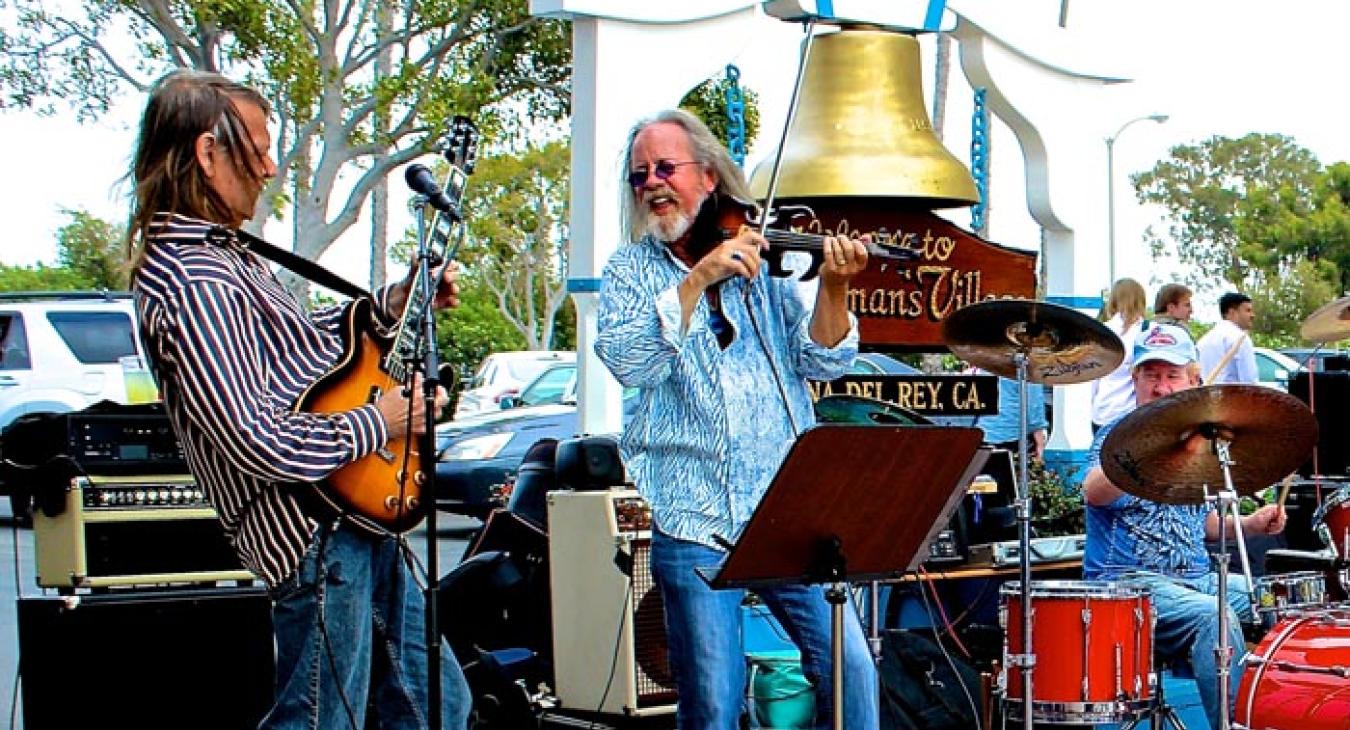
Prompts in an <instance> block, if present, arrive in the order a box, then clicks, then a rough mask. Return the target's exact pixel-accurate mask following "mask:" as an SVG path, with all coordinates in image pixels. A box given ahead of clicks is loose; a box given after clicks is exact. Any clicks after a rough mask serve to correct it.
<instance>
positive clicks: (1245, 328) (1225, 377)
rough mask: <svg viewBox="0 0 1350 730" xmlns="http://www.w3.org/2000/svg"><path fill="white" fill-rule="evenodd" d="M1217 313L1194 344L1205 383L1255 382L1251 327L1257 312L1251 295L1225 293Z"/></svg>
mask: <svg viewBox="0 0 1350 730" xmlns="http://www.w3.org/2000/svg"><path fill="white" fill-rule="evenodd" d="M1219 316H1220V317H1222V319H1221V320H1219V323H1218V324H1216V325H1214V329H1212V330H1210V331H1209V332H1206V333H1205V336H1204V337H1201V338H1200V342H1198V343H1197V345H1196V346H1197V347H1198V348H1199V350H1200V372H1201V374H1202V375H1203V376H1204V377H1205V383H1206V384H1207V385H1211V384H1216V383H1255V382H1256V381H1257V379H1258V378H1257V372H1256V352H1255V350H1254V348H1253V346H1252V338H1251V329H1252V320H1254V319H1256V313H1255V312H1254V311H1253V310H1252V298H1251V297H1249V296H1247V295H1246V294H1239V293H1238V292H1228V293H1227V294H1224V295H1223V296H1222V297H1219ZM1230 352H1233V354H1232V355H1229V353H1230ZM1216 369H1217V370H1218V372H1215V370H1216Z"/></svg>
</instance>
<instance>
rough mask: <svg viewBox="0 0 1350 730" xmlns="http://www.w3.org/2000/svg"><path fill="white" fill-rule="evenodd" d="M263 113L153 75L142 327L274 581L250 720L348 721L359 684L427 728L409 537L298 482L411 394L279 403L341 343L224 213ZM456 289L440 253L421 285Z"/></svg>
mask: <svg viewBox="0 0 1350 730" xmlns="http://www.w3.org/2000/svg"><path fill="white" fill-rule="evenodd" d="M268 115H269V108H268V104H267V102H266V100H265V99H264V98H263V97H262V96H261V95H260V94H258V92H256V91H254V90H253V89H250V88H248V87H246V86H243V85H240V84H237V83H235V82H233V81H231V80H229V79H227V78H225V77H223V76H220V75H217V74H209V73H200V72H194V71H178V72H175V73H172V74H170V75H168V76H166V77H165V78H163V79H161V80H160V81H159V82H158V83H157V84H156V85H155V87H154V88H153V89H152V91H151V93H150V99H149V102H148V103H147V104H146V107H145V112H144V115H143V116H142V119H141V129H140V135H139V139H138V141H137V147H136V151H135V155H134V158H133V162H132V168H131V172H130V174H129V178H130V180H131V182H132V184H133V185H134V189H135V196H134V201H133V210H132V213H131V223H130V226H129V227H128V228H129V232H128V246H129V258H130V260H131V262H132V268H133V273H132V288H133V291H134V292H135V297H136V307H137V311H138V315H139V319H140V324H141V332H142V335H143V336H144V337H145V340H146V349H147V351H148V352H149V354H150V360H151V363H152V366H153V369H154V373H155V375H156V378H157V379H158V381H159V385H160V391H161V392H162V393H163V396H164V403H165V406H166V408H167V411H168V415H169V418H170V420H171V421H172V423H173V426H174V430H175V431H176V432H177V435H178V438H179V441H180V442H181V443H182V447H183V453H184V455H185V456H186V458H187V462H188V467H189V468H190V469H191V471H192V474H193V476H194V477H195V478H196V480H197V483H198V485H199V486H200V487H201V488H202V489H203V491H204V492H205V493H206V496H207V498H208V499H209V500H210V501H211V504H212V505H213V506H214V507H215V509H216V512H217V514H218V515H219V517H220V521H221V524H222V525H223V526H224V528H225V535H226V537H227V538H228V539H229V541H230V544H231V545H233V546H234V548H235V551H236V552H237V553H238V555H239V557H240V559H241V560H242V561H243V563H244V565H245V566H247V567H248V568H249V569H250V570H252V571H253V572H254V573H256V574H257V575H258V577H259V578H261V579H262V580H263V581H264V582H265V583H266V584H267V586H268V589H269V592H270V594H271V597H272V600H273V613H272V616H273V631H274V633H275V636H276V666H277V673H276V682H277V685H276V696H275V704H274V705H273V707H272V709H271V710H270V711H269V712H268V714H267V716H266V718H264V720H263V722H262V725H261V727H263V728H325V729H335V728H360V727H362V726H363V725H364V722H365V718H366V716H367V703H368V701H369V703H370V705H371V707H372V708H373V712H374V713H375V714H376V715H377V716H378V718H379V723H380V727H382V728H400V729H407V730H412V729H414V728H418V729H421V728H426V727H427V719H426V718H427V709H428V708H427V691H426V690H427V686H426V679H427V671H426V661H425V658H426V652H427V648H426V641H425V629H424V626H425V624H424V622H423V611H424V609H423V598H422V594H421V592H420V590H419V588H418V583H417V581H416V580H415V579H414V576H413V575H412V573H411V571H410V570H409V567H408V562H409V559H410V557H411V556H410V555H408V554H407V545H406V542H405V541H403V540H402V539H401V538H399V537H398V536H396V535H388V534H374V533H372V532H367V531H365V529H364V528H359V527H356V526H354V524H352V523H351V522H350V521H349V520H348V519H347V518H346V516H344V515H340V514H334V513H331V512H326V511H324V510H323V509H321V508H320V507H319V501H318V500H314V499H307V497H309V496H310V495H311V490H313V489H316V488H318V487H317V484H318V483H319V482H321V481H322V480H323V479H324V478H325V477H327V476H328V475H330V474H332V473H333V472H334V471H336V470H338V469H340V468H342V467H343V466H345V465H347V464H349V463H351V462H353V461H355V460H356V459H358V458H361V457H363V456H365V455H367V454H370V453H373V452H375V451H377V450H379V449H381V448H383V447H384V445H385V443H386V442H388V441H389V440H390V439H393V438H396V437H401V436H404V435H415V434H417V433H420V432H423V431H425V422H426V419H425V405H424V402H423V400H422V399H421V398H420V397H419V398H414V399H412V400H411V401H410V400H408V399H407V398H406V397H404V395H403V393H402V392H401V391H400V390H399V389H392V390H391V391H389V392H386V393H384V394H382V395H381V396H380V397H379V398H378V399H377V400H376V401H375V402H373V403H370V404H368V405H364V406H361V407H359V408H355V409H352V410H349V411H342V412H337V413H325V414H316V413H305V412H299V411H296V410H295V409H294V405H295V403H296V401H297V399H298V398H299V396H300V395H301V393H302V392H303V391H304V389H305V388H306V387H308V386H309V385H310V384H311V383H312V382H314V381H315V380H316V379H317V378H318V377H320V376H322V375H324V374H325V373H327V372H328V371H330V370H331V369H332V368H333V367H334V366H335V365H336V363H337V362H338V361H339V358H341V357H342V356H343V354H344V343H343V342H342V339H341V333H340V330H339V325H340V324H341V322H342V317H341V315H342V311H341V309H340V308H338V307H333V308H328V309H322V310H318V311H316V312H313V313H306V312H305V311H304V309H303V308H302V307H301V305H300V303H299V302H297V301H296V300H295V299H294V298H293V297H292V296H291V295H290V294H289V293H288V292H287V291H286V289H284V288H283V287H282V286H281V284H280V282H278V281H277V279H276V277H275V276H274V275H273V273H272V270H271V268H270V267H268V266H267V265H266V264H265V263H264V262H263V261H261V260H260V259H259V258H258V257H257V256H256V255H255V254H253V253H252V252H251V251H249V249H248V245H247V239H245V238H242V237H241V235H240V233H239V227H240V226H241V225H242V224H243V223H244V222H245V221H247V220H249V219H250V218H252V217H253V214H254V207H255V205H256V203H257V200H258V196H259V194H260V193H261V191H262V189H263V187H264V186H265V185H266V183H267V181H268V180H269V179H271V178H273V177H274V176H275V175H276V174H277V168H276V164H275V163H274V162H273V161H272V157H271V154H270V152H269V151H268V150H269V147H270V146H271V136H270V134H269V132H268V126H267V120H268ZM408 287H409V282H408V281H407V280H405V281H403V282H400V283H399V284H395V285H393V286H390V287H387V288H385V289H383V290H381V291H380V292H379V293H377V295H376V300H377V302H376V305H377V307H378V309H379V310H381V311H382V312H384V313H385V314H386V315H388V316H397V314H398V313H399V312H401V311H402V309H403V305H404V303H405V302H406V301H407V293H408ZM457 294H458V290H457V285H456V283H455V273H454V272H453V271H451V272H450V273H448V274H447V275H446V278H445V279H444V280H443V281H441V282H439V287H438V290H437V296H436V300H437V302H436V303H437V304H438V305H439V306H453V305H454V304H456V303H457ZM414 392H415V390H414ZM444 402H445V395H444V393H441V394H439V397H438V399H437V407H440V406H443V405H444ZM206 628H207V630H210V627H206ZM441 656H442V662H443V666H444V673H443V689H442V696H443V698H444V701H443V704H442V708H443V709H442V715H443V717H444V718H445V723H444V725H443V726H444V727H446V728H456V729H457V730H458V729H459V728H463V727H465V725H466V722H467V714H468V711H469V706H470V698H469V697H468V689H467V685H466V684H465V682H464V676H463V673H462V672H461V671H460V668H459V666H458V664H456V663H455V659H454V656H453V655H452V654H451V653H450V652H448V651H445V650H444V647H443V646H442V651H441ZM204 681H205V680H204Z"/></svg>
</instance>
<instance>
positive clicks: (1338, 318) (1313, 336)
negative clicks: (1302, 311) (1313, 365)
mask: <svg viewBox="0 0 1350 730" xmlns="http://www.w3.org/2000/svg"><path fill="white" fill-rule="evenodd" d="M1298 333H1299V335H1301V336H1302V337H1303V339H1305V340H1308V341H1309V342H1335V341H1337V340H1344V339H1346V338H1347V337H1350V297H1341V298H1340V299H1337V300H1336V301H1334V302H1332V303H1331V304H1327V305H1325V306H1323V307H1322V308H1321V309H1318V310H1317V311H1316V312H1313V313H1312V314H1310V315H1308V318H1307V319H1305V320H1303V326H1302V327H1299V328H1298Z"/></svg>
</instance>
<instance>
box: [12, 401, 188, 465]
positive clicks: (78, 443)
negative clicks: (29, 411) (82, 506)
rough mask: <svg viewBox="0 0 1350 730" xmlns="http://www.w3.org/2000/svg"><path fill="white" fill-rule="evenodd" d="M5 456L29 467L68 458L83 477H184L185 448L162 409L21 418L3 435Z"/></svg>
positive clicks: (101, 409) (112, 408)
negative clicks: (113, 475)
mask: <svg viewBox="0 0 1350 730" xmlns="http://www.w3.org/2000/svg"><path fill="white" fill-rule="evenodd" d="M3 446H4V451H5V456H6V458H8V459H9V460H11V461H15V462H18V463H21V464H27V465H34V466H36V465H41V464H46V463H48V462H50V461H51V460H52V459H54V458H56V457H60V456H66V457H69V458H70V459H71V460H72V461H74V462H75V463H76V464H77V465H78V466H79V472H80V473H83V474H129V475H134V474H182V473H185V472H186V471H187V462H186V460H185V459H184V457H183V449H182V446H181V445H180V444H179V443H178V437H177V435H176V434H175V433H174V431H173V426H172V425H171V424H170V423H169V417H168V415H166V414H165V412H164V406H163V404H158V403H156V404H150V405H131V406H123V405H118V404H116V403H110V402H106V401H105V402H102V403H98V404H95V405H93V406H90V407H89V408H86V409H85V410H82V411H75V412H73V413H43V414H33V415H27V416H21V417H20V418H18V419H16V420H15V421H14V423H13V424H11V425H10V426H9V427H8V428H6V429H5V432H4V443H3Z"/></svg>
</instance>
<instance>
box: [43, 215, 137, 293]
mask: <svg viewBox="0 0 1350 730" xmlns="http://www.w3.org/2000/svg"><path fill="white" fill-rule="evenodd" d="M61 212H62V213H65V214H66V215H67V216H70V222H69V223H67V224H66V225H64V226H62V227H61V229H60V230H58V231H57V232H56V240H57V257H58V259H59V260H60V262H61V265H62V266H64V267H65V268H67V269H69V270H70V271H71V272H72V273H74V274H75V275H76V276H78V277H80V279H81V281H83V282H86V283H85V286H86V287H88V288H92V289H109V290H112V291H126V290H127V289H128V286H127V284H128V281H127V274H128V271H127V268H126V256H125V255H124V254H123V252H122V241H123V239H124V236H125V233H124V229H123V227H122V226H119V225H114V224H112V223H109V222H108V221H105V220H103V219H101V218H98V217H96V216H94V215H92V214H90V213H88V212H87V211H83V210H68V209H63V210H62V211H61Z"/></svg>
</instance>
